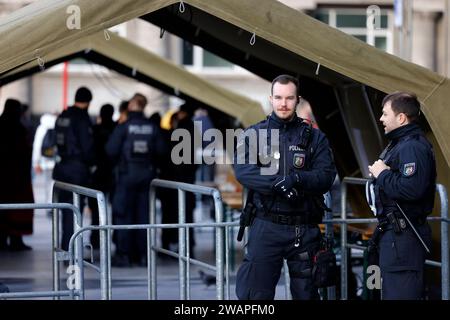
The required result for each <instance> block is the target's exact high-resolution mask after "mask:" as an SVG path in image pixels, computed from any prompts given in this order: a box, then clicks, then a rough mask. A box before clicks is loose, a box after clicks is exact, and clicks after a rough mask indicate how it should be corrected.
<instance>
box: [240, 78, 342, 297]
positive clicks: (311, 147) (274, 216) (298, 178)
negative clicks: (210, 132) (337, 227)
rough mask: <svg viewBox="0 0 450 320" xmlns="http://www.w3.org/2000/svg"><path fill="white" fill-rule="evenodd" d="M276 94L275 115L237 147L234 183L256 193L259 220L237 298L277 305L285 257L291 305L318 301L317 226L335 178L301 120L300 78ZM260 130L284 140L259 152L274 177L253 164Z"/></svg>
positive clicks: (316, 136)
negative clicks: (314, 273)
mask: <svg viewBox="0 0 450 320" xmlns="http://www.w3.org/2000/svg"><path fill="white" fill-rule="evenodd" d="M271 93H272V95H271V96H270V98H269V99H270V103H271V105H272V108H273V112H272V113H271V114H270V115H269V116H268V118H267V120H264V121H262V122H260V123H258V124H256V125H253V126H252V127H250V128H249V129H247V130H246V131H245V133H244V134H243V135H241V136H240V137H239V139H238V144H237V155H236V157H235V164H234V169H235V173H236V177H237V179H238V180H239V182H240V183H241V184H242V185H244V186H245V187H246V188H248V189H249V190H250V191H251V192H253V196H252V199H251V200H252V203H253V204H254V206H255V207H256V218H255V219H254V220H253V223H252V225H251V227H250V230H249V238H248V253H247V254H246V256H245V258H244V261H243V264H242V265H241V266H240V268H239V271H238V273H237V281H236V294H237V296H238V298H239V299H273V298H274V295H275V288H276V285H277V282H278V279H279V277H280V273H281V268H282V265H283V258H285V259H287V263H288V266H289V274H290V279H291V292H292V296H293V298H294V299H304V300H310V299H318V298H319V295H318V290H317V288H316V287H315V286H314V285H313V281H312V267H313V256H314V255H315V253H316V252H317V251H318V249H319V245H320V241H321V233H320V229H319V227H318V223H320V221H321V219H322V214H323V206H319V205H318V204H317V202H318V201H319V202H321V203H323V194H324V193H326V192H327V191H328V190H329V189H330V187H331V185H332V183H333V181H334V178H335V175H336V171H335V166H334V163H333V158H332V154H331V151H330V148H329V145H328V141H327V139H326V137H325V135H324V134H323V133H322V132H321V131H320V130H318V129H314V128H312V127H311V126H310V125H309V124H307V123H305V122H303V120H302V119H301V118H299V117H297V115H296V106H297V104H298V102H299V99H300V97H299V95H298V81H297V79H295V78H293V77H291V76H288V75H281V76H278V77H277V78H275V79H274V80H273V82H272V90H271ZM255 129H256V130H257V131H258V130H260V131H261V130H262V131H266V132H267V133H268V135H267V137H268V138H267V141H271V140H272V134H273V133H274V132H278V133H279V141H275V143H274V145H268V146H265V147H262V149H263V150H261V149H259V150H258V151H256V152H257V153H259V154H265V153H266V154H267V155H268V157H269V158H270V161H272V162H275V163H276V167H275V169H276V170H275V172H272V173H271V174H268V172H263V171H262V169H263V168H265V166H267V165H266V164H264V163H263V162H265V161H257V163H253V162H252V161H247V158H248V160H249V159H250V158H251V157H252V154H249V153H252V152H253V151H252V150H253V149H250V148H252V146H255V145H260V142H261V141H259V140H260V139H259V138H258V142H257V143H255V141H253V142H251V141H248V140H247V139H246V138H245V136H246V134H247V133H249V131H250V130H255ZM249 136H251V135H249ZM257 136H259V134H257ZM263 139H264V140H265V138H263ZM277 144H278V147H277V146H276V145H277ZM241 157H243V159H245V160H246V161H242V158H241ZM258 159H259V157H258ZM242 162H245V163H242ZM271 165H273V163H272V164H270V165H269V166H271ZM266 169H267V168H266Z"/></svg>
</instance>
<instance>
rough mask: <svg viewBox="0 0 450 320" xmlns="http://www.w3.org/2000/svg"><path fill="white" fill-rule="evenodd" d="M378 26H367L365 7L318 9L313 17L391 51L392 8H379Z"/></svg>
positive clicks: (379, 47)
mask: <svg viewBox="0 0 450 320" xmlns="http://www.w3.org/2000/svg"><path fill="white" fill-rule="evenodd" d="M380 13H381V15H380V27H379V28H375V29H373V30H370V29H368V28H367V24H366V23H367V15H366V9H365V8H345V9H341V8H339V9H319V10H318V11H316V12H315V15H314V16H315V18H316V19H318V20H320V21H322V22H324V23H326V24H328V25H330V26H331V27H334V28H337V29H339V30H341V31H343V32H345V33H347V34H350V35H352V36H354V37H355V38H357V39H359V40H361V41H364V42H366V43H368V44H370V45H372V46H374V47H377V48H378V49H381V50H384V51H386V52H389V53H393V19H394V17H393V14H392V10H387V9H381V12H380Z"/></svg>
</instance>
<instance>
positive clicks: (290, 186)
mask: <svg viewBox="0 0 450 320" xmlns="http://www.w3.org/2000/svg"><path fill="white" fill-rule="evenodd" d="M299 181H300V179H299V176H298V175H297V174H296V173H294V174H291V175H288V176H286V177H280V178H279V179H278V180H277V181H275V183H274V185H273V187H272V188H273V190H274V191H275V192H276V193H278V194H279V195H282V196H283V197H284V198H286V199H287V200H288V201H291V202H295V201H296V200H297V199H298V192H297V190H296V189H295V188H294V186H295V184H297V183H298V182H299Z"/></svg>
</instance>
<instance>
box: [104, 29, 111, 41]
mask: <svg viewBox="0 0 450 320" xmlns="http://www.w3.org/2000/svg"><path fill="white" fill-rule="evenodd" d="M103 34H104V36H105V39H106V41H109V40H110V39H111V36H110V35H109V33H108V30H107V29H105V30H103Z"/></svg>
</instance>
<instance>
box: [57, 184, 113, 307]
mask: <svg viewBox="0 0 450 320" xmlns="http://www.w3.org/2000/svg"><path fill="white" fill-rule="evenodd" d="M61 190H64V191H68V192H72V194H73V203H74V205H75V206H77V207H78V210H79V211H80V210H81V209H80V208H79V206H80V195H82V196H86V197H91V198H94V199H97V205H98V214H99V224H100V226H103V225H110V224H111V221H112V219H111V215H110V214H108V211H107V208H106V201H105V195H104V194H103V192H101V191H98V190H94V189H90V188H86V187H82V186H77V185H74V184H70V183H65V182H60V181H55V183H54V185H53V197H52V202H53V203H57V202H58V195H59V192H60V191H61ZM55 210H56V209H55ZM80 217H81V215H80ZM52 221H53V231H52V246H53V248H58V243H59V215H58V214H57V212H56V211H54V212H53V220H52ZM74 225H75V231H77V230H79V229H80V228H81V221H80V224H79V225H77V224H76V223H75V224H74ZM80 243H81V244H80V245H79V246H77V247H78V250H80V251H82V250H83V247H82V239H81V241H80ZM110 244H111V231H110V230H106V229H105V230H101V231H100V269H101V270H106V272H104V273H101V275H100V286H101V292H102V293H110V290H108V289H109V288H110V287H111V245H110ZM81 254H82V253H81ZM69 258H70V257H65V258H64V259H61V258H60V257H59V256H58V255H57V254H56V252H55V250H54V255H53V290H54V291H59V287H60V286H59V284H60V274H59V263H58V261H60V260H68V259H69ZM84 264H87V263H86V262H84V263H80V270H79V272H80V276H81V283H84ZM87 265H88V266H92V265H91V264H87ZM81 295H82V297H84V290H81ZM102 299H111V297H110V296H102Z"/></svg>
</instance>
